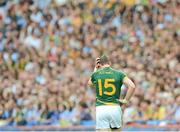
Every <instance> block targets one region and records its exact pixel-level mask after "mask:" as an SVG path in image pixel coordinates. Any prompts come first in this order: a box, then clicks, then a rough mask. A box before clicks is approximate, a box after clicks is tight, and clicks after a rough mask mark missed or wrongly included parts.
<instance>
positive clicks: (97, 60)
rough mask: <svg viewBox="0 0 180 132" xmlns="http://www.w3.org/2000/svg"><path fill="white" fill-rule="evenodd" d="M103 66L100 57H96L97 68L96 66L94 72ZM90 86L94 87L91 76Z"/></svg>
mask: <svg viewBox="0 0 180 132" xmlns="http://www.w3.org/2000/svg"><path fill="white" fill-rule="evenodd" d="M100 67H101V64H100V58H96V62H95V68H94V71H93V72H96V70H97V69H99V68H100ZM88 86H89V87H94V85H93V83H92V81H91V78H90V79H89V81H88Z"/></svg>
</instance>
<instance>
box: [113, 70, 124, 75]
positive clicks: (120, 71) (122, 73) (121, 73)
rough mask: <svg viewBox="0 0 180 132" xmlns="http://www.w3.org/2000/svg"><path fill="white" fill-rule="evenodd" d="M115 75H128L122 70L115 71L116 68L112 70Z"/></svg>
mask: <svg viewBox="0 0 180 132" xmlns="http://www.w3.org/2000/svg"><path fill="white" fill-rule="evenodd" d="M111 69H112V70H113V71H114V72H115V73H117V74H120V75H126V74H125V72H123V71H122V70H120V69H114V68H111Z"/></svg>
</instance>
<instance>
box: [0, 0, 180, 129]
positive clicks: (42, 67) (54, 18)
mask: <svg viewBox="0 0 180 132" xmlns="http://www.w3.org/2000/svg"><path fill="white" fill-rule="evenodd" d="M179 9H180V2H179V1H178V0H172V1H171V0H92V1H87V0H9V1H7V0H1V1H0V98H1V100H0V126H2V128H3V127H5V128H8V126H9V127H10V126H41V125H45V126H60V127H67V126H76V125H82V126H93V125H95V92H94V89H93V88H89V87H87V81H88V78H89V77H90V75H91V73H92V71H93V67H94V60H95V58H96V57H97V56H100V55H101V54H102V53H104V52H106V53H107V54H109V56H110V58H111V60H112V64H113V67H114V68H118V69H121V70H123V71H124V72H125V73H127V75H128V76H129V77H130V78H132V79H133V81H134V82H135V84H136V87H137V90H136V93H135V96H134V97H133V98H132V101H131V104H129V105H128V106H127V107H126V108H123V111H124V124H129V123H139V124H146V125H155V126H158V125H159V126H162V125H174V124H176V125H178V124H180V63H179V62H180V52H179V51H180V45H179V44H180V18H179ZM122 91H123V93H124V92H125V91H126V88H125V87H124V86H123V87H122ZM122 96H123V95H122ZM90 129H92V128H90ZM88 130H89V129H88ZM174 130H176V128H175V129H174Z"/></svg>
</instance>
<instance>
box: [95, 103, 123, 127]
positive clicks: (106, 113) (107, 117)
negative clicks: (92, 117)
mask: <svg viewBox="0 0 180 132" xmlns="http://www.w3.org/2000/svg"><path fill="white" fill-rule="evenodd" d="M120 127H122V110H121V107H120V106H118V105H102V106H97V107H96V129H108V128H120Z"/></svg>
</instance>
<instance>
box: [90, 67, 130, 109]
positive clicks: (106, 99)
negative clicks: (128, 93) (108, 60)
mask: <svg viewBox="0 0 180 132" xmlns="http://www.w3.org/2000/svg"><path fill="white" fill-rule="evenodd" d="M125 76H126V75H125V74H124V73H123V72H121V71H117V70H115V69H112V68H111V67H105V68H102V69H99V70H98V71H96V72H94V73H93V74H92V76H91V81H92V83H93V85H94V86H95V87H96V106H99V105H113V104H119V102H118V100H119V96H120V93H121V86H122V84H123V79H124V77H125Z"/></svg>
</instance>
